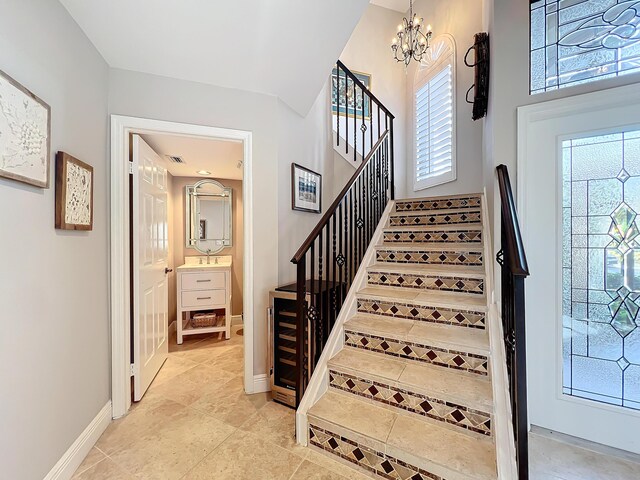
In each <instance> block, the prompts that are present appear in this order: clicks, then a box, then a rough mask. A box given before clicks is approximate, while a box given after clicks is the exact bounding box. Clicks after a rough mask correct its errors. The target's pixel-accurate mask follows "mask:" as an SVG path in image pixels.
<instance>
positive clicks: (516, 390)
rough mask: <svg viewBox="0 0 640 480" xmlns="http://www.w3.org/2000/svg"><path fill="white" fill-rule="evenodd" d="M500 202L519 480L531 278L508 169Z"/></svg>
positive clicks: (500, 170)
mask: <svg viewBox="0 0 640 480" xmlns="http://www.w3.org/2000/svg"><path fill="white" fill-rule="evenodd" d="M496 171H497V174H498V186H499V189H500V198H501V202H500V203H501V228H500V231H501V233H500V237H501V247H500V251H499V252H498V254H497V256H496V260H497V262H498V263H499V264H500V266H501V267H502V326H503V330H504V343H505V352H506V357H507V373H508V375H509V391H510V394H511V395H510V396H511V414H512V417H513V418H512V420H513V435H514V440H515V443H516V445H515V446H516V461H517V468H518V479H519V480H527V479H528V478H529V453H528V449H529V442H528V436H527V435H528V421H527V364H526V353H527V352H526V331H525V301H524V280H525V278H526V277H528V276H529V267H528V265H527V257H526V255H525V251H524V245H523V243H522V236H521V235H520V225H519V223H518V215H517V212H516V206H515V202H514V199H513V192H512V191H511V182H510V180H509V171H508V169H507V166H506V165H499V166H498V167H497V168H496Z"/></svg>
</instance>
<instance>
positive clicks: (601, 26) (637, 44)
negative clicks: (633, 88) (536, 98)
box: [530, 0, 640, 94]
mask: <svg viewBox="0 0 640 480" xmlns="http://www.w3.org/2000/svg"><path fill="white" fill-rule="evenodd" d="M632 72H640V2H638V1H637V0H538V1H536V2H533V3H532V4H531V86H530V91H531V93H532V94H535V93H540V92H546V91H549V90H557V89H558V88H562V87H567V86H571V85H578V84H581V83H587V82H593V81H596V80H600V79H605V78H611V77H616V76H619V75H624V74H627V73H632Z"/></svg>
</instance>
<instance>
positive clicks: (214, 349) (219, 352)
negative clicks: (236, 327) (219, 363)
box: [183, 342, 243, 373]
mask: <svg viewBox="0 0 640 480" xmlns="http://www.w3.org/2000/svg"><path fill="white" fill-rule="evenodd" d="M202 343H203V345H202V348H197V349H194V350H190V351H189V352H186V353H184V355H183V358H186V359H188V360H191V361H192V362H196V363H201V364H204V365H206V364H209V363H213V362H214V361H215V360H216V359H220V358H225V357H227V355H229V354H232V355H239V356H240V357H241V358H242V356H243V353H242V352H243V348H242V345H232V344H224V345H217V346H208V345H206V343H205V342H202ZM241 372H242V367H240V368H239V369H238V373H241Z"/></svg>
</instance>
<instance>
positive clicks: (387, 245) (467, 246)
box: [376, 242, 484, 253]
mask: <svg viewBox="0 0 640 480" xmlns="http://www.w3.org/2000/svg"><path fill="white" fill-rule="evenodd" d="M376 250H402V251H411V252H423V251H425V252H440V251H442V252H479V253H484V249H483V247H482V243H480V242H478V243H475V244H474V243H471V242H467V243H464V242H462V243H454V242H450V243H448V242H431V243H426V244H417V245H414V244H410V243H401V242H384V243H381V244H379V245H376Z"/></svg>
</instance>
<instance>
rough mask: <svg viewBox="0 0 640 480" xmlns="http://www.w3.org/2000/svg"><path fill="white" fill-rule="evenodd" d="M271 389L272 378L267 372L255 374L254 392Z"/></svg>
mask: <svg viewBox="0 0 640 480" xmlns="http://www.w3.org/2000/svg"><path fill="white" fill-rule="evenodd" d="M270 391H271V378H270V377H269V375H267V374H266V373H262V374H260V375H254V376H253V393H262V392H270Z"/></svg>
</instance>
